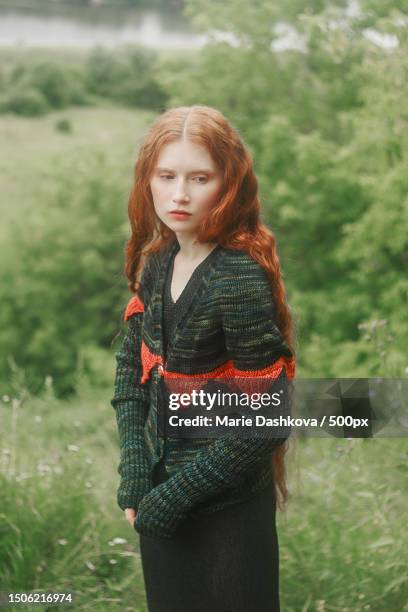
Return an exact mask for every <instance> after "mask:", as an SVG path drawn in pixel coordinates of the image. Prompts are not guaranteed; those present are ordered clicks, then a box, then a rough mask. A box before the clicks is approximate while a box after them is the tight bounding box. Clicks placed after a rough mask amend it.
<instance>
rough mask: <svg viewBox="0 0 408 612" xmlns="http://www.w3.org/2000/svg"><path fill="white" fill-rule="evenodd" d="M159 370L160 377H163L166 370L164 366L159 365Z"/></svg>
mask: <svg viewBox="0 0 408 612" xmlns="http://www.w3.org/2000/svg"><path fill="white" fill-rule="evenodd" d="M157 369H158V372H159V374H160V376H163V374H164V368H163V366H162V365H159V367H158V368H157Z"/></svg>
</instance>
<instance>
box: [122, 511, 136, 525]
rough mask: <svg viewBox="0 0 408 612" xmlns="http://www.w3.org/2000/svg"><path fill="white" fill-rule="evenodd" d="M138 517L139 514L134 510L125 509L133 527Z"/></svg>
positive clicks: (126, 516) (127, 518)
mask: <svg viewBox="0 0 408 612" xmlns="http://www.w3.org/2000/svg"><path fill="white" fill-rule="evenodd" d="M136 516H137V512H136V510H135V509H134V508H125V518H126V520H127V521H128V522H129V524H130V525H131V526H132V527H133V523H134V522H135V518H136Z"/></svg>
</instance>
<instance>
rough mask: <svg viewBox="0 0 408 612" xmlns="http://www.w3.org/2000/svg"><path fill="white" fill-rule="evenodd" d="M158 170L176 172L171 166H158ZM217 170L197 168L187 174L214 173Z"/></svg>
mask: <svg viewBox="0 0 408 612" xmlns="http://www.w3.org/2000/svg"><path fill="white" fill-rule="evenodd" d="M156 170H157V172H174V170H172V169H171V168H163V167H161V166H157V168H156ZM214 172H215V170H212V169H211V168H199V169H197V170H190V172H187V174H214Z"/></svg>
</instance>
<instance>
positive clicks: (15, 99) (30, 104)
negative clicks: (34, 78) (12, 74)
mask: <svg viewBox="0 0 408 612" xmlns="http://www.w3.org/2000/svg"><path fill="white" fill-rule="evenodd" d="M49 110H50V105H49V103H48V100H47V99H46V97H45V96H44V95H43V94H42V93H41V91H38V90H37V89H34V88H25V87H23V86H21V85H17V86H15V87H14V88H12V89H11V90H10V91H8V92H7V93H6V94H5V95H3V96H2V97H1V98H0V112H2V113H15V114H16V115H23V116H26V117H38V116H40V115H45V114H46V113H47V112H49Z"/></svg>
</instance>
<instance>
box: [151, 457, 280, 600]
mask: <svg viewBox="0 0 408 612" xmlns="http://www.w3.org/2000/svg"><path fill="white" fill-rule="evenodd" d="M165 478H166V473H165V470H164V468H163V466H162V465H161V464H159V466H156V472H155V481H154V482H155V484H158V483H159V482H163V480H164V479H165ZM275 509H276V503H275V494H274V490H273V487H271V486H269V487H268V488H266V489H264V490H263V491H261V492H260V493H258V494H257V495H255V496H254V497H252V498H251V499H249V500H247V501H245V502H242V503H239V504H234V505H232V506H229V507H226V508H223V509H222V510H218V511H216V512H214V513H212V514H206V515H204V514H203V515H200V516H197V515H194V516H193V515H192V516H190V517H189V518H187V519H186V520H185V521H184V522H183V523H182V524H181V525H180V527H179V528H178V529H177V531H176V533H175V534H174V536H173V537H172V538H170V539H163V538H152V537H148V536H140V553H141V558H142V566H143V574H144V581H145V589H146V597H147V603H148V608H149V612H253V611H254V610H256V611H257V612H279V609H280V608H279V547H278V537H277V532H276V522H275Z"/></svg>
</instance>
